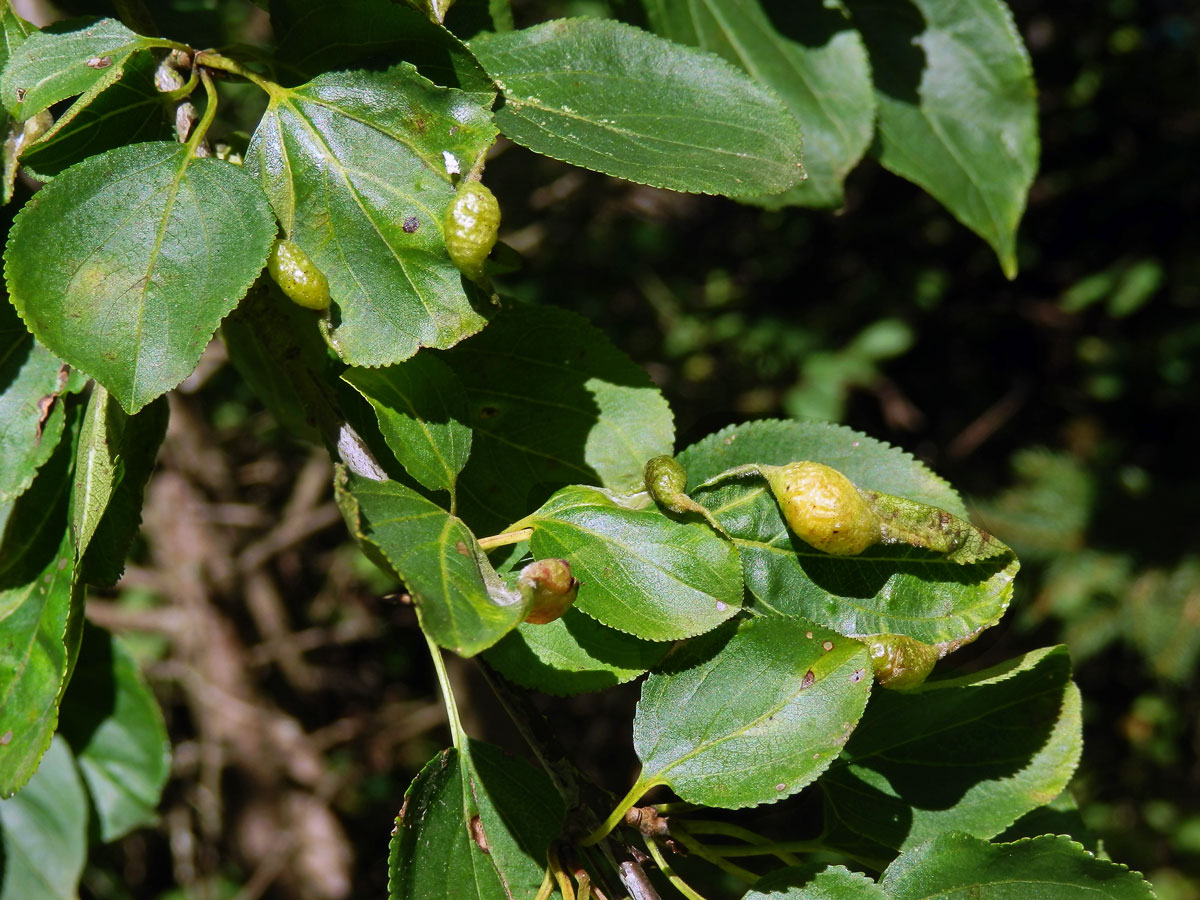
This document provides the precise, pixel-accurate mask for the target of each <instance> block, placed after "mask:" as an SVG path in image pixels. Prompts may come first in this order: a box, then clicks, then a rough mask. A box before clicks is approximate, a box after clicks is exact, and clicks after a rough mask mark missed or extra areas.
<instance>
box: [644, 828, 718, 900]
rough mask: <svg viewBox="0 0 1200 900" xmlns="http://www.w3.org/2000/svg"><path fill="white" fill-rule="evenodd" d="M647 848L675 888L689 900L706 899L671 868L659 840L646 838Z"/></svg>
mask: <svg viewBox="0 0 1200 900" xmlns="http://www.w3.org/2000/svg"><path fill="white" fill-rule="evenodd" d="M646 849H647V850H649V851H650V855H651V856H653V857H654V862H655V864H656V865H657V866H658V868H659V871H661V872H662V873H663V875H665V876H667V881H669V882H671V884H672V886H674V888H675V890H677V891H679V893H681V894H683V896H685V897H687V898H688V900H706V898H705V896H704V895H703V894H701V893H700V892H699V891H697V890H696V889H695V888H693V887H692V886H691V885H690V884H688V883H687V882H686V881H684V880H683V879H682V878H680V877H679V876H678V875H676V874H675V870H674V869H672V868H671V864H670V863H669V862H667V860H666V857H664V856H663V854H662V850H660V849H659V847H658V842H657V841H655V840H654V839H653V838H646Z"/></svg>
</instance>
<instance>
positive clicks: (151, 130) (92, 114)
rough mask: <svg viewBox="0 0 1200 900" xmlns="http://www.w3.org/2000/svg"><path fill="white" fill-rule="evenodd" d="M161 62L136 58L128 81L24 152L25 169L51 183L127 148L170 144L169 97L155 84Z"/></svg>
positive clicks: (128, 66)
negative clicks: (75, 167) (71, 168)
mask: <svg viewBox="0 0 1200 900" xmlns="http://www.w3.org/2000/svg"><path fill="white" fill-rule="evenodd" d="M155 68H156V64H155V61H154V58H153V57H152V56H150V55H149V54H147V55H144V56H135V57H134V58H133V59H131V60H130V61H129V64H128V65H127V66H126V67H125V75H124V77H123V78H122V79H121V80H120V81H118V82H117V83H116V84H114V85H112V87H110V88H109V89H108V90H106V91H105V92H104V93H102V94H100V95H99V96H98V97H96V99H95V100H93V101H92V102H91V103H90V104H89V105H88V107H87V108H86V109H84V110H81V111H80V113H79V114H78V115H77V116H74V117H73V118H72V119H71V121H70V122H69V123H68V124H64V125H63V126H62V127H61V128H55V129H53V130H52V131H48V132H47V133H46V134H45V135H44V136H43V137H42V138H41V139H39V140H38V141H37V142H36V143H33V144H28V145H26V146H25V147H24V148H23V152H22V153H21V165H22V166H24V167H25V170H26V171H27V172H29V174H30V175H32V176H33V177H34V178H39V179H41V180H43V181H47V180H49V179H50V178H52V177H54V176H55V175H57V174H59V173H60V172H62V171H63V170H64V169H66V168H68V167H69V166H72V165H74V164H75V163H77V162H79V161H81V160H83V159H86V158H87V157H89V156H94V155H96V154H98V153H103V152H104V151H106V150H112V149H114V148H116V147H120V146H122V145H124V144H137V143H141V142H143V141H159V140H168V139H169V138H170V137H171V134H172V126H171V122H170V121H169V119H168V117H167V107H166V105H165V104H164V102H163V99H164V95H163V94H162V93H160V92H159V90H158V89H157V88H156V87H155V84H154V70H155Z"/></svg>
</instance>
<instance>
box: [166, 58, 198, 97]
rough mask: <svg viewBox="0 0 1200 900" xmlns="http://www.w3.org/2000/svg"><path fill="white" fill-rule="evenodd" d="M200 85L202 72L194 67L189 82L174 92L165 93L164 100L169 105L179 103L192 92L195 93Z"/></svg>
mask: <svg viewBox="0 0 1200 900" xmlns="http://www.w3.org/2000/svg"><path fill="white" fill-rule="evenodd" d="M199 83H200V70H199V69H198V68H196V67H195V66H192V74H191V75H190V76H189V77H188V80H187V81H186V82H185V83H184V84H183V85H182V86H181V87H177V88H176V89H175V90H173V91H167V92H166V93H164V94H163V99H164V100H166V101H167V102H168V103H178V102H179V101H180V100H183V99H184V98H185V97H188V96H190V95H191V93H192V91H194V90H195V89H196V85H197V84H199Z"/></svg>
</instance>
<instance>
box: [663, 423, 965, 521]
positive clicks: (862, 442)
mask: <svg viewBox="0 0 1200 900" xmlns="http://www.w3.org/2000/svg"><path fill="white" fill-rule="evenodd" d="M677 459H678V461H679V462H680V463H681V464H682V465H683V467H684V468H685V469H687V473H688V483H689V484H690V485H693V486H694V485H697V484H700V483H701V482H704V481H708V480H709V479H710V478H713V477H714V476H716V475H719V474H721V473H722V472H724V471H726V470H727V469H732V468H733V467H734V466H739V465H744V464H746V463H763V464H766V465H776V466H782V465H786V464H787V463H790V462H796V461H797V460H802V459H811V460H814V461H816V462H821V463H824V464H825V465H827V466H832V467H833V468H835V469H837V470H838V471H839V472H842V473H843V474H844V475H845V476H846V477H847V478H849V479H850V480H851V481H853V482H854V483H855V484H857V485H859V486H860V487H866V488H870V489H871V490H876V491H882V492H883V493H885V494H895V495H896V496H898V497H907V498H908V499H910V500H916V501H918V502H920V503H927V504H929V505H930V506H939V507H941V508H942V509H944V510H946V511H947V512H951V513H953V514H954V515H956V516H958V517H959V518H963V519H965V518H967V508H966V506H964V505H963V501H962V498H961V497H960V496H959V495H958V492H957V491H955V490H954V488H952V487H951V486H950V484H949V483H948V482H947V481H945V480H944V479H943V478H940V477H938V476H937V475H935V474H934V473H933V472H931V471H930V470H929V469H928V468H926V466H925V465H924V464H923V463H921V462H918V461H917V460H916V459H914V458H913V457H912V456H911V455H910V454H908V453H905V452H904V451H903V450H899V449H897V448H895V447H892V446H891V445H889V444H885V443H884V442H883V441H877V440H875V439H874V438H871V437H867V436H866V435H865V434H862V433H861V432H858V431H855V430H853V429H852V428H846V427H845V426H844V425H831V424H828V423H825V422H790V421H781V420H777V419H760V420H759V421H757V422H749V423H747V424H745V425H737V426H731V427H729V428H725V429H722V430H721V431H718V432H716V433H715V434H711V435H709V436H708V437H706V438H704V440H702V441H698V442H697V443H695V444H693V445H692V446H690V447H688V448H687V449H686V450H684V451H682V452H681V453H680V454H679V456H678V457H677Z"/></svg>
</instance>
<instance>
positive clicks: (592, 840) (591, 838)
mask: <svg viewBox="0 0 1200 900" xmlns="http://www.w3.org/2000/svg"><path fill="white" fill-rule="evenodd" d="M661 783H662V782H660V781H658V780H656V779H651V780H650V781H645V782H643V781H642V780H641V779H640V778H639V779H638V781H637V783H636V784H635V785H634V786H633V787H631V788H630V789H629V793H628V794H626V795H625V796H624V797H622V798H621V802H620V803H618V804H617V808H616V809H614V810H613V811H612V812H611V813H610V814H609V816H608V818H607V819H605V820H604V821H603V822H601V823H600V827H599V828H597V829H596V830H595V831H593V832H592V833H591V834H589V835H588V836H587V837H585V838H584V839H583V840H582V841H580V842H579V846H581V847H590V846H592V845H593V844H598V843H600V842H601V841H602V840H604V839H605V838H606V837H608V833H609V832H610V831H612V830H613V829H614V828H616V827H617V826H618V825H620V824H621V822H622V821H623V820H624V819H625V813H627V812H628V811H629V810H630V809H631V808H632V807H633V805H634V804H635V803H637V802H638V801H639V800H640V799H642V797H643V796H644V795H645V793H646V792H647V791H648V790H650V788H652V787H657V786H658V785H659V784H661Z"/></svg>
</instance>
